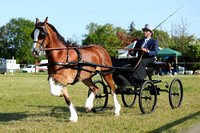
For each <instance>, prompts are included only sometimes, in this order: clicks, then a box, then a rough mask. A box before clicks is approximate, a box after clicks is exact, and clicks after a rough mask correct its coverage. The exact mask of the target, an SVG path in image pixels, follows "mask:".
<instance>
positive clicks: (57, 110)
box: [0, 105, 113, 124]
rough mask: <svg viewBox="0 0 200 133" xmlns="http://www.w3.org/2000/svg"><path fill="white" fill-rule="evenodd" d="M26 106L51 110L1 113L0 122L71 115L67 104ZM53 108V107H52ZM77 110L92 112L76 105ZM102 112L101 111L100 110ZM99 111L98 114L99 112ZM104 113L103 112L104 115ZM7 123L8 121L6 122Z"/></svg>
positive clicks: (80, 114) (84, 113) (81, 112)
mask: <svg viewBox="0 0 200 133" xmlns="http://www.w3.org/2000/svg"><path fill="white" fill-rule="evenodd" d="M26 107H36V108H42V109H44V108H50V110H51V112H50V113H47V112H46V111H42V112H41V111H39V112H40V113H37V112H36V113H34V114H30V113H28V112H16V113H0V122H9V121H13V120H14V121H19V120H22V119H24V118H27V117H32V116H36V117H38V116H49V117H55V118H66V115H67V116H69V115H70V112H69V109H68V107H67V106H66V107H65V106H34V105H26ZM51 108H52V109H51ZM111 109H113V108H111V107H107V108H106V109H105V110H111ZM76 110H77V112H80V113H79V114H78V115H79V116H83V115H88V116H90V115H89V114H91V113H88V114H86V112H85V108H84V107H76ZM99 113H100V112H99ZM99 113H97V114H99ZM102 114H103V113H101V115H102ZM5 124H6V123H5Z"/></svg>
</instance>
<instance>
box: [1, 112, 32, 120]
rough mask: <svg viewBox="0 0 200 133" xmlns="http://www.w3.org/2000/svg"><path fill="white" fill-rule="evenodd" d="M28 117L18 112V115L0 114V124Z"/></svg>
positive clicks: (24, 113)
mask: <svg viewBox="0 0 200 133" xmlns="http://www.w3.org/2000/svg"><path fill="white" fill-rule="evenodd" d="M28 116H29V115H27V114H26V112H18V113H0V122H9V121H12V120H16V121H17V120H21V119H24V118H26V117H28Z"/></svg>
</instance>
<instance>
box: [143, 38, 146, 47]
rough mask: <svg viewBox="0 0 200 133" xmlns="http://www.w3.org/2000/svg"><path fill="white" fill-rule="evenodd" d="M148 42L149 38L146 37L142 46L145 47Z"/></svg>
mask: <svg viewBox="0 0 200 133" xmlns="http://www.w3.org/2000/svg"><path fill="white" fill-rule="evenodd" d="M146 43H147V39H144V43H143V44H142V48H144V46H145V44H146Z"/></svg>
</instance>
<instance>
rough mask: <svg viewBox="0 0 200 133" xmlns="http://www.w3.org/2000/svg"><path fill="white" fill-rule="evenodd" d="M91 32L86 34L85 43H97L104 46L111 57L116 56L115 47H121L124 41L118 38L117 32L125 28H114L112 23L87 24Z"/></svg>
mask: <svg viewBox="0 0 200 133" xmlns="http://www.w3.org/2000/svg"><path fill="white" fill-rule="evenodd" d="M86 29H87V30H88V31H89V34H85V35H84V37H85V39H84V40H82V44H83V45H91V44H97V45H100V46H102V47H104V48H105V49H106V50H107V51H108V54H109V55H110V56H111V57H114V56H115V53H116V49H113V48H114V47H121V45H122V42H121V41H119V40H118V37H117V35H116V34H117V32H119V31H122V32H124V31H125V30H123V29H121V28H119V27H118V28H114V26H113V25H112V24H105V25H98V24H96V23H90V24H89V25H87V26H86Z"/></svg>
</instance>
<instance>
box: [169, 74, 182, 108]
mask: <svg viewBox="0 0 200 133" xmlns="http://www.w3.org/2000/svg"><path fill="white" fill-rule="evenodd" d="M182 100H183V86H182V83H181V81H180V79H178V78H175V79H174V80H173V81H172V82H171V85H170V88H169V103H170V106H171V107H172V109H176V108H179V107H180V105H181V103H182Z"/></svg>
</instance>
